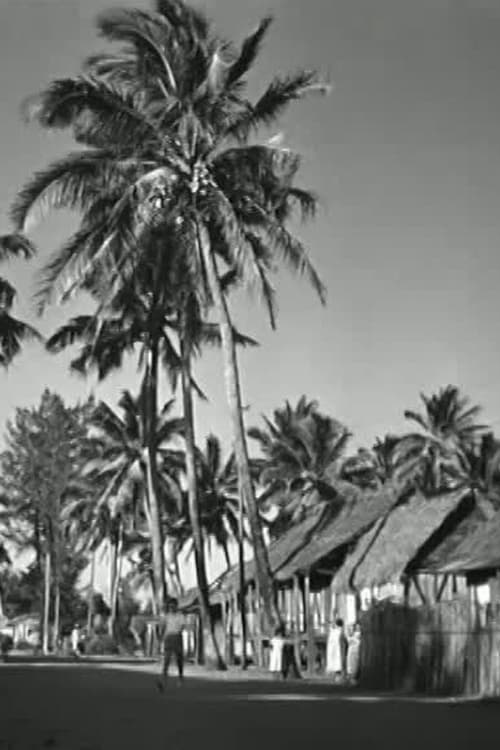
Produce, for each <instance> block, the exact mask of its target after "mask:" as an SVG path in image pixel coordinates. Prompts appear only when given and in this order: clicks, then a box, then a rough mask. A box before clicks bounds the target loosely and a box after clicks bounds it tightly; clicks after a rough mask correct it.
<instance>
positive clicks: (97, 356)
mask: <svg viewBox="0 0 500 750" xmlns="http://www.w3.org/2000/svg"><path fill="white" fill-rule="evenodd" d="M150 241H151V247H148V250H149V251H150V255H149V256H148V253H147V252H146V253H144V257H143V259H142V262H141V265H140V266H139V267H137V268H136V272H135V274H134V278H133V279H130V280H128V283H124V284H123V285H122V287H121V288H120V289H119V291H118V293H117V294H116V295H115V297H114V298H113V300H112V301H111V303H108V305H107V310H106V315H103V311H102V310H101V312H100V313H99V314H97V315H94V316H79V317H78V318H74V319H73V320H71V321H69V323H67V324H66V325H64V326H63V327H62V328H60V329H59V330H58V331H57V332H56V334H54V336H53V337H52V338H51V339H50V340H49V342H48V344H47V345H48V348H49V349H50V350H51V351H59V350H60V349H62V348H65V347H66V346H68V345H71V344H73V343H74V342H75V341H76V340H79V341H80V342H83V346H82V348H81V350H80V354H79V356H78V357H77V358H76V359H75V360H74V361H73V363H72V367H73V369H75V370H77V371H79V372H83V373H86V372H88V370H89V369H92V368H96V369H97V370H98V374H99V377H100V378H104V377H105V376H106V375H107V374H108V373H109V372H110V371H111V370H112V369H114V368H116V367H119V366H120V365H121V363H122V360H123V357H124V355H125V353H126V352H129V353H132V352H133V351H134V347H139V362H141V359H142V357H143V352H144V350H145V348H147V347H148V346H150V345H151V343H152V342H157V343H156V347H157V348H158V351H159V355H160V360H161V362H162V365H163V368H164V369H165V370H166V372H167V374H168V376H169V380H170V385H171V387H172V388H173V389H175V388H176V384H177V382H178V380H179V379H180V380H181V382H182V403H183V416H184V425H185V429H184V439H185V442H186V472H187V479H188V509H189V516H190V525H191V528H192V529H193V537H194V542H195V547H194V550H195V561H196V570H197V578H198V587H199V589H200V592H201V599H202V611H203V620H204V622H205V624H206V625H207V627H208V628H209V630H210V632H211V633H212V636H213V640H214V646H215V645H216V644H215V634H214V631H213V624H212V623H211V619H210V608H209V601H208V580H207V576H206V572H205V561H204V554H203V542H202V533H201V526H200V521H199V517H198V516H199V514H198V509H197V497H198V491H197V488H196V481H197V477H196V475H195V472H194V468H193V467H194V463H195V437H194V410H193V397H192V391H193V390H195V392H196V393H198V394H199V395H202V394H201V391H200V390H199V388H198V386H197V385H196V383H195V382H194V380H193V377H192V373H191V368H192V359H193V357H194V356H196V355H198V354H199V353H200V350H201V348H202V347H203V346H206V345H213V344H220V335H219V333H218V329H217V326H216V325H214V324H213V323H210V322H207V321H204V320H203V319H202V317H201V311H200V309H199V305H198V304H197V301H196V298H195V296H194V295H193V293H192V292H190V290H189V287H188V285H187V283H186V271H187V269H184V272H183V270H182V265H181V263H180V262H179V259H178V258H176V256H175V253H169V254H166V253H163V254H161V255H160V256H159V257H158V248H157V246H155V244H154V241H155V238H154V237H151V238H150ZM180 260H182V259H180ZM173 261H176V262H175V263H174V262H173ZM159 278H160V279H162V284H161V285H159V284H158V279H159ZM223 283H224V285H226V284H228V283H231V278H230V275H226V278H225V279H224V280H223ZM151 289H153V293H151V292H150V290H151ZM99 291H100V290H99V287H97V288H93V293H94V296H96V298H97V299H99ZM234 335H235V340H236V341H237V343H238V344H241V345H253V344H255V342H254V341H253V340H252V339H250V338H248V337H245V336H242V335H241V334H239V333H238V332H237V331H235V332H234ZM176 339H177V340H178V346H177V345H176ZM179 375H180V378H179ZM174 536H175V535H172V536H171V538H173V537H174ZM215 653H217V648H215ZM219 663H220V666H222V660H221V659H220V660H219Z"/></svg>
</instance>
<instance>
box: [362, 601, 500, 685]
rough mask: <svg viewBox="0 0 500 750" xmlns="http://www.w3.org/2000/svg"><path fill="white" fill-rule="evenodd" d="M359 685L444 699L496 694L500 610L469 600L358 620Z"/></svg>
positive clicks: (390, 610)
mask: <svg viewBox="0 0 500 750" xmlns="http://www.w3.org/2000/svg"><path fill="white" fill-rule="evenodd" d="M361 632H362V638H361V671H360V684H361V685H362V686H363V687H365V688H371V689H382V690H407V691H411V692H422V693H434V694H447V695H477V694H480V695H485V696H489V695H495V696H498V695H500V607H498V606H489V607H481V606H479V605H478V604H477V603H475V602H473V601H471V599H470V598H469V597H464V598H461V599H455V600H454V601H448V602H442V603H440V604H437V605H422V606H420V607H411V606H406V605H403V604H394V603H389V602H385V603H381V604H378V605H375V606H374V607H372V608H371V609H370V610H368V611H366V612H364V613H362V615H361Z"/></svg>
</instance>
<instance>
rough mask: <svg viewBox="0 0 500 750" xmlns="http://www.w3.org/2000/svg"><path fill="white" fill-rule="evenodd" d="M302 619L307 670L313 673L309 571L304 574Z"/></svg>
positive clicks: (314, 651) (313, 650)
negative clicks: (304, 628) (305, 643)
mask: <svg viewBox="0 0 500 750" xmlns="http://www.w3.org/2000/svg"><path fill="white" fill-rule="evenodd" d="M304 620H305V625H306V631H307V672H308V674H309V675H310V676H312V675H313V674H314V662H315V657H316V646H315V643H314V627H313V611H312V607H311V578H310V575H309V573H306V575H305V576H304Z"/></svg>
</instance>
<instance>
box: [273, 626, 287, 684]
mask: <svg viewBox="0 0 500 750" xmlns="http://www.w3.org/2000/svg"><path fill="white" fill-rule="evenodd" d="M270 646H271V651H270V654H269V671H270V672H272V674H273V675H274V677H276V679H278V677H281V675H282V674H283V650H284V648H285V633H284V628H283V627H282V626H280V627H278V628H276V630H275V632H274V635H273V637H272V638H271V641H270Z"/></svg>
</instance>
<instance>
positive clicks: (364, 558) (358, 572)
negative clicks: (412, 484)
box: [334, 490, 469, 591]
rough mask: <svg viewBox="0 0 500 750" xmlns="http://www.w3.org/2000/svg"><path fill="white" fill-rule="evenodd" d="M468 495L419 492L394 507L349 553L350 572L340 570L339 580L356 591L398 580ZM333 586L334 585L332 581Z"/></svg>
mask: <svg viewBox="0 0 500 750" xmlns="http://www.w3.org/2000/svg"><path fill="white" fill-rule="evenodd" d="M468 494H469V493H468V491H467V490H466V491H463V490H460V491H458V492H450V493H447V494H444V495H440V496H438V497H433V498H426V497H423V496H422V495H420V494H418V495H414V496H413V497H412V498H410V499H409V500H408V501H407V502H406V503H404V504H402V505H399V506H398V507H395V508H393V510H392V511H391V512H390V513H389V514H388V515H387V517H386V518H385V519H384V520H383V521H381V522H380V523H379V524H378V528H377V529H376V530H375V529H374V530H373V533H372V534H371V538H370V539H369V540H367V539H366V538H365V539H364V540H362V542H361V544H358V545H357V547H356V549H355V550H354V551H353V552H352V553H351V555H349V556H348V558H347V560H346V561H345V563H344V566H343V567H344V568H346V567H347V568H348V570H349V569H350V575H349V576H347V575H346V572H345V570H342V569H341V570H340V571H339V580H340V581H341V582H343V583H344V584H345V583H349V584H350V586H351V587H354V588H355V589H357V590H358V591H359V590H361V589H363V588H369V587H372V586H378V585H382V584H385V583H393V582H397V581H400V580H401V577H402V576H403V574H404V573H405V571H406V569H407V567H408V566H409V565H410V564H411V562H412V561H413V560H414V559H415V558H416V557H417V556H418V555H419V553H420V551H421V550H422V549H423V548H424V547H425V546H426V545H427V544H428V543H429V540H430V539H431V538H432V537H433V536H434V535H435V534H436V533H437V532H438V531H439V530H440V529H441V527H442V526H443V524H444V523H445V522H446V521H447V519H448V518H449V517H450V516H451V515H452V514H454V513H455V512H456V511H457V509H458V507H459V506H460V505H461V504H462V503H463V502H465V500H466V498H467V496H468ZM334 586H335V588H337V586H336V585H335V583H334ZM344 590H345V589H344Z"/></svg>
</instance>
